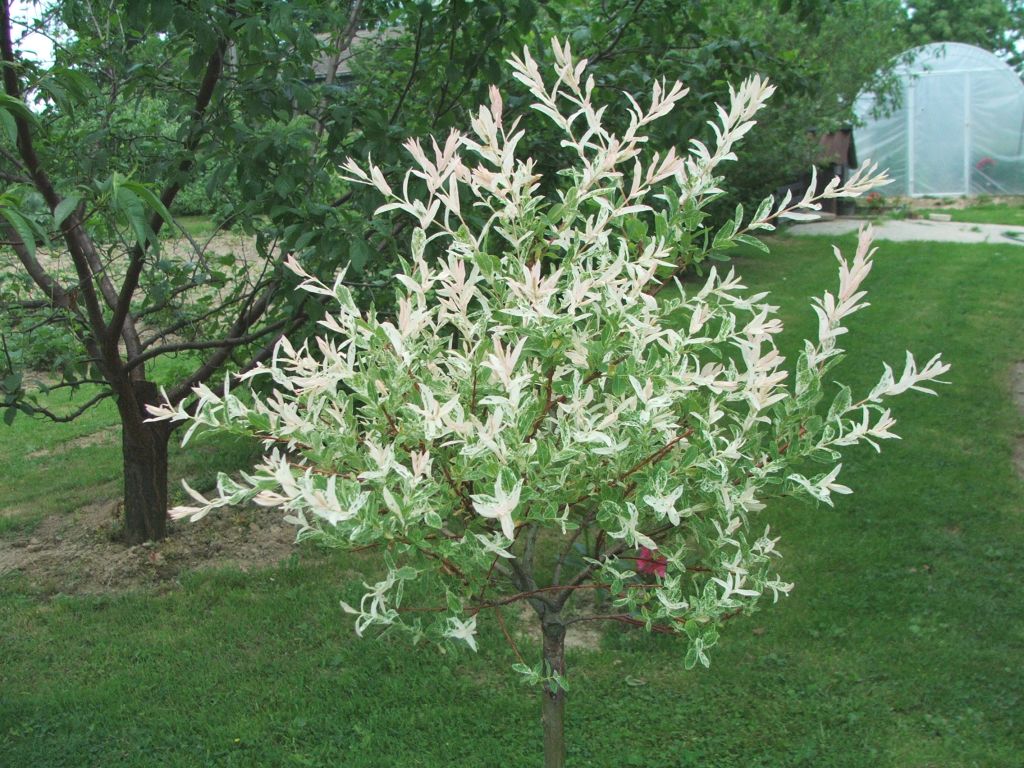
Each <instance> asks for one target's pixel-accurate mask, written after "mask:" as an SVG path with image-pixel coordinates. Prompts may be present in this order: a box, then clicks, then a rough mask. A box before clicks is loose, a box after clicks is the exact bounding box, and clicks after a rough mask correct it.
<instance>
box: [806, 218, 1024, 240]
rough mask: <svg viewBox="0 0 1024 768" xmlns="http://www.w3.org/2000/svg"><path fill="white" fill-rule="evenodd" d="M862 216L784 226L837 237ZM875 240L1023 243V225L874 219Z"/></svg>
mask: <svg viewBox="0 0 1024 768" xmlns="http://www.w3.org/2000/svg"><path fill="white" fill-rule="evenodd" d="M865 223H866V221H865V220H864V219H846V218H843V219H833V220H831V221H811V222H807V223H805V224H793V225H791V226H789V227H788V228H787V229H786V232H787V233H789V234H791V235H825V236H838V235H845V234H848V233H850V232H856V231H857V230H858V229H860V227H861V225H863V224H865ZM874 226H875V239H876V240H894V241H908V240H929V241H933V242H939V243H989V244H993V245H1021V246H1024V227H1015V226H1012V225H1009V224H968V223H966V222H958V221H925V220H922V219H892V220H885V221H877V222H875V224H874Z"/></svg>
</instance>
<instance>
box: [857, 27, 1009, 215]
mask: <svg viewBox="0 0 1024 768" xmlns="http://www.w3.org/2000/svg"><path fill="white" fill-rule="evenodd" d="M899 61H900V63H899V64H897V65H896V67H895V68H894V70H893V75H894V76H895V78H896V98H895V104H892V103H889V104H886V103H884V102H883V100H882V99H880V98H879V97H878V96H876V94H874V93H866V94H862V95H861V96H860V97H859V98H858V100H857V104H856V109H855V111H856V114H857V118H858V121H859V122H860V123H862V125H861V126H860V127H858V128H857V129H856V130H855V139H856V142H857V151H858V154H859V155H860V156H861V157H862V158H865V159H869V160H871V161H874V162H877V163H878V164H879V166H880V167H882V168H888V169H889V172H890V175H891V176H892V178H893V183H892V184H890V185H889V186H887V187H884V188H883V190H882V191H883V193H884V194H886V195H898V196H909V197H923V196H936V197H953V196H965V195H971V196H974V195H1021V194H1024V82H1022V81H1021V79H1020V77H1019V76H1018V75H1017V73H1016V72H1015V71H1014V70H1013V69H1012V68H1011V67H1010V66H1009V65H1007V64H1006V63H1005V62H1004V61H1002V60H1001V59H999V58H998V57H996V56H995V55H993V54H991V53H989V52H988V51H985V50H983V49H981V48H976V47H975V46H972V45H965V44H963V43H936V44H932V45H926V46H921V47H920V48H915V49H913V50H911V51H908V52H907V53H906V54H904V55H903V56H901V57H900V58H899Z"/></svg>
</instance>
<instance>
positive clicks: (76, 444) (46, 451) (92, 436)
mask: <svg viewBox="0 0 1024 768" xmlns="http://www.w3.org/2000/svg"><path fill="white" fill-rule="evenodd" d="M118 430H119V427H118V426H117V425H112V426H109V427H103V428H102V429H99V430H97V431H95V432H91V433H89V434H88V435H82V436H81V437H76V438H74V439H72V440H66V441H65V442H63V443H58V444H57V445H55V446H53V447H52V448H40V449H39V450H37V451H32V452H31V453H30V454H28V457H29V458H30V459H39V458H42V457H44V456H57V455H60V454H64V453H70V452H71V451H74V450H77V449H78V448H88V447H89V446H91V445H109V444H110V443H114V442H117V438H118Z"/></svg>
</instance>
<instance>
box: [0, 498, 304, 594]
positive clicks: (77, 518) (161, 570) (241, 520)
mask: <svg viewBox="0 0 1024 768" xmlns="http://www.w3.org/2000/svg"><path fill="white" fill-rule="evenodd" d="M120 513H121V510H120V508H119V505H118V504H117V503H116V502H104V503H98V504H92V505H90V506H88V507H85V508H84V509H81V510H79V511H77V512H75V513H74V514H71V515H67V514H56V515H51V516H49V517H47V518H44V519H43V520H42V522H41V523H40V524H39V525H38V527H36V528H35V529H34V530H33V531H32V532H31V533H27V534H24V535H21V536H17V537H14V536H6V537H4V538H3V539H0V577H3V576H6V575H8V574H11V573H17V574H20V575H21V576H23V577H24V578H25V579H26V580H27V581H28V583H29V585H30V586H31V588H32V589H33V590H34V591H39V592H42V593H44V594H57V593H63V594H106V593H112V592H123V591H126V590H131V589H155V590H157V591H164V590H167V589H173V588H175V587H176V586H177V580H178V578H179V577H180V576H181V575H182V574H184V573H186V572H188V571H194V570H202V569H207V568H218V567H226V566H233V567H236V568H239V569H241V570H243V571H248V570H250V569H254V568H261V567H266V566H271V565H275V564H276V563H278V562H280V561H281V560H284V559H286V558H288V557H290V556H291V555H292V554H293V553H294V552H295V551H296V549H295V544H294V541H295V527H294V526H291V525H288V524H286V523H283V522H282V521H281V515H280V514H278V513H275V512H274V511H269V510H255V509H253V510H248V509H246V510H232V511H229V512H226V513H224V514H221V515H210V516H208V517H206V518H204V519H203V520H201V521H199V522H196V523H189V522H188V521H187V520H184V521H180V522H172V523H169V526H170V535H169V536H168V537H167V539H165V540H164V541H161V542H159V543H146V544H141V545H138V546H134V547H126V546H125V545H124V544H122V543H120V542H119V541H116V540H115V536H116V531H117V526H118V518H119V515H120Z"/></svg>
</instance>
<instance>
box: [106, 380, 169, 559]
mask: <svg viewBox="0 0 1024 768" xmlns="http://www.w3.org/2000/svg"><path fill="white" fill-rule="evenodd" d="M132 388H133V389H134V392H135V398H134V400H135V402H134V403H119V410H120V411H121V449H122V452H123V455H124V540H125V543H126V544H141V543H142V542H144V541H159V540H160V539H163V538H164V537H166V536H167V441H168V439H169V438H170V431H169V430H168V429H167V426H166V425H165V424H163V423H157V424H148V423H146V422H145V419H147V418H149V414H148V413H146V412H145V407H146V405H147V404H152V403H155V402H156V401H157V388H156V385H155V384H153V383H152V382H148V381H136V382H132Z"/></svg>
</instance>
